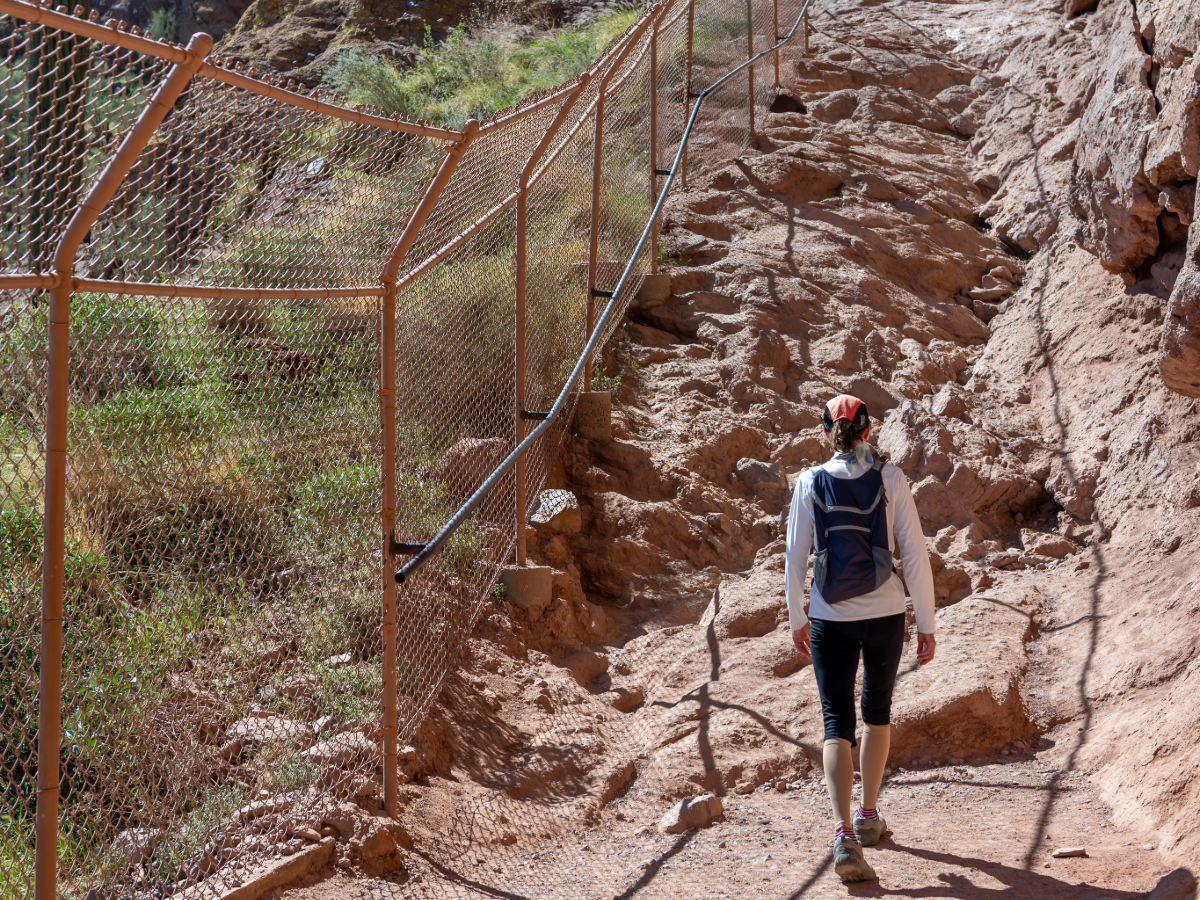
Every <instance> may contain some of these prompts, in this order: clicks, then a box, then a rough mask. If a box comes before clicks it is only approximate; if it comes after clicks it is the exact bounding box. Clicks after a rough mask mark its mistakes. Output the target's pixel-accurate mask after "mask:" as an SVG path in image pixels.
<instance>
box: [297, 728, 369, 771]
mask: <svg viewBox="0 0 1200 900" xmlns="http://www.w3.org/2000/svg"><path fill="white" fill-rule="evenodd" d="M301 755H302V756H304V757H305V758H307V759H311V760H315V761H316V762H320V763H324V764H325V765H330V766H340V767H341V768H343V769H345V768H349V767H351V766H355V765H357V764H358V763H360V762H362V761H363V760H366V759H371V758H375V759H378V757H379V744H378V743H377V742H376V741H373V740H371V738H369V737H367V736H366V735H365V734H363V733H362V732H361V731H344V732H342V733H341V734H337V735H334V736H333V737H332V738H330V739H329V740H327V741H322V742H321V743H319V744H316V745H314V746H312V747H309V748H308V749H307V750H305V751H304V753H303V754H301Z"/></svg>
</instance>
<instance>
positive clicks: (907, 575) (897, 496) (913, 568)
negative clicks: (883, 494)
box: [890, 467, 937, 658]
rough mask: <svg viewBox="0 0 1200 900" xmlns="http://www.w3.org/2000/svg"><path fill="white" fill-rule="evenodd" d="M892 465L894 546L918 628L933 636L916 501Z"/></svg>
mask: <svg viewBox="0 0 1200 900" xmlns="http://www.w3.org/2000/svg"><path fill="white" fill-rule="evenodd" d="M891 468H892V469H893V472H894V475H893V477H892V479H891V485H890V487H891V488H892V490H891V491H890V493H891V500H892V503H893V504H894V509H895V513H894V517H893V525H892V527H893V530H894V531H895V533H896V545H897V547H896V548H897V549H898V550H899V551H900V560H901V563H902V565H903V566H904V583H905V584H906V585H907V587H908V594H909V596H910V597H912V602H913V612H914V613H916V617H917V631H918V632H919V633H920V634H922V635H932V634H933V633H934V631H935V630H936V628H937V625H936V623H935V620H934V617H933V613H934V600H933V569H932V568H931V567H930V565H929V551H928V550H927V549H926V547H925V534H924V532H923V531H922V530H921V517H920V516H919V515H918V514H917V504H916V503H915V502H914V501H913V496H912V490H911V489H910V488H909V486H908V479H907V478H905V477H904V473H903V472H901V471H900V470H899V469H897V468H895V467H891ZM919 649H920V648H919V647H918V650H919ZM931 658H932V656H931Z"/></svg>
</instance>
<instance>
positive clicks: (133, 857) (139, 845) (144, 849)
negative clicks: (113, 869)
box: [112, 828, 163, 866]
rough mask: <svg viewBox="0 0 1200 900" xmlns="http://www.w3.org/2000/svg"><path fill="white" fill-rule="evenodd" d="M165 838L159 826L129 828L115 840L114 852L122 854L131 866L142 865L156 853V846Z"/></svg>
mask: <svg viewBox="0 0 1200 900" xmlns="http://www.w3.org/2000/svg"><path fill="white" fill-rule="evenodd" d="M162 839H163V833H162V831H161V830H159V829H158V828H127V829H126V830H125V831H122V832H121V833H120V834H118V835H117V839H116V840H115V841H113V845H112V848H113V852H115V853H118V854H120V856H121V858H122V859H124V860H125V862H126V863H127V864H129V865H130V866H140V865H141V864H142V863H144V862H146V861H147V860H149V859H150V857H152V856H153V855H154V848H155V847H157V846H158V845H159V844H160V843H161V842H162Z"/></svg>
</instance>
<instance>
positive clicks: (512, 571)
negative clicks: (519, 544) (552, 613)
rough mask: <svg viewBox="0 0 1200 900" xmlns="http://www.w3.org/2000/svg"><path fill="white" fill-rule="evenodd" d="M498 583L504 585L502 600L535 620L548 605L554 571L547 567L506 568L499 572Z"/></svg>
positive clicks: (551, 593) (551, 592) (552, 588)
mask: <svg viewBox="0 0 1200 900" xmlns="http://www.w3.org/2000/svg"><path fill="white" fill-rule="evenodd" d="M500 583H501V584H502V585H504V599H506V600H507V601H508V602H509V603H511V604H512V605H513V606H519V607H520V608H521V609H524V610H527V611H528V612H529V613H530V615H531V616H532V617H533V618H535V619H536V618H537V617H538V616H540V615H541V614H542V610H544V609H545V608H546V607H547V606H549V605H550V598H551V597H552V596H553V592H554V570H553V569H551V568H550V567H549V566H506V567H505V568H503V569H501V570H500Z"/></svg>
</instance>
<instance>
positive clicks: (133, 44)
mask: <svg viewBox="0 0 1200 900" xmlns="http://www.w3.org/2000/svg"><path fill="white" fill-rule="evenodd" d="M0 13H3V14H6V15H9V16H12V17H13V18H14V19H21V20H22V21H25V22H29V23H30V24H33V25H46V26H49V27H51V28H57V29H59V30H60V31H66V32H69V33H71V34H77V35H80V36H82V37H86V38H91V39H92V40H96V41H100V42H101V43H104V44H109V45H111V46H114V47H121V48H123V49H126V50H133V51H136V52H138V53H141V54H144V55H146V56H153V57H156V58H158V59H165V60H167V61H168V62H172V63H176V64H179V63H183V62H185V61H186V60H187V58H188V53H187V51H186V50H184V49H183V47H182V46H180V45H178V44H171V43H165V42H162V41H156V40H153V39H152V38H147V37H142V36H141V35H137V34H133V33H132V32H129V31H125V30H124V28H123V26H124V23H122V22H118V21H117V20H116V19H109V20H108V21H107V22H105V23H104V24H101V23H100V22H99V21H98V19H97V16H96V14H94V13H93V15H92V17H89V18H86V19H84V18H78V17H76V16H73V15H68V14H67V13H61V12H57V11H55V10H54V9H51V8H50V7H49V6H39V5H38V4H36V3H29V2H26V0H0ZM231 65H232V64H231V63H226V61H225V60H222V59H219V58H212V57H210V58H209V59H207V60H206V61H205V62H203V63H202V64H201V65H200V68H199V70H198V71H197V73H196V74H197V76H198V77H202V78H208V79H211V80H213V81H220V82H223V83H224V84H228V85H230V86H231V87H236V88H241V89H242V90H244V91H248V92H250V93H253V94H259V95H261V96H263V97H270V98H271V99H273V100H278V101H280V102H281V103H286V104H288V105H290V106H296V107H299V108H301V109H307V110H311V111H312V112H317V113H321V114H322V115H326V116H330V117H331V118H335V119H342V120H343V121H347V122H355V123H357V124H360V125H370V126H372V127H374V128H379V129H381V130H383V131H398V132H403V133H405V134H415V135H419V136H421V137H428V138H435V139H438V140H444V141H457V140H461V139H462V136H463V133H462V132H461V131H457V130H455V129H453V128H442V127H439V126H436V125H428V124H425V123H423V122H409V121H407V120H405V119H402V118H400V117H399V116H396V117H390V118H389V117H387V116H381V115H376V114H374V113H370V112H364V111H363V110H361V109H351V108H348V107H345V106H340V105H338V104H336V103H329V102H326V101H324V100H321V99H319V97H318V96H313V95H312V94H302V93H300V92H299V91H297V90H295V89H294V87H292V86H283V87H281V86H279V85H278V84H273V83H271V82H270V81H264V80H263V79H261V78H255V77H253V76H252V75H245V74H243V73H242V72H239V71H236V70H235V69H234V68H231V67H229V66H231ZM277 80H278V81H280V82H282V83H283V84H285V85H287V84H289V83H288V82H287V81H286V80H284V79H283V78H282V77H279V78H278V79H277ZM314 93H317V92H314Z"/></svg>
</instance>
